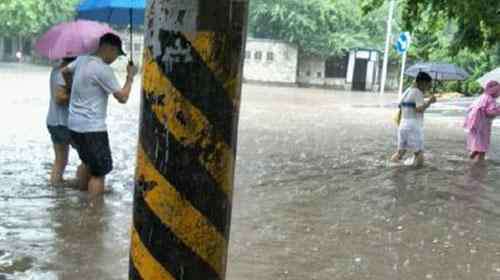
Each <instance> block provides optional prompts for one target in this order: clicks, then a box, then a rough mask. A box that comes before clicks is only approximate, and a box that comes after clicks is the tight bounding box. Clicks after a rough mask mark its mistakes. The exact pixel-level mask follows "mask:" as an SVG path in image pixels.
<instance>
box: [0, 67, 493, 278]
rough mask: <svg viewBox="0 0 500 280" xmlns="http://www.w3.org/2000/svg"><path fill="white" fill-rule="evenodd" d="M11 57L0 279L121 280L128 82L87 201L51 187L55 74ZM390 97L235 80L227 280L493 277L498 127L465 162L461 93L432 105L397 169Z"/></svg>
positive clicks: (131, 161) (132, 137)
mask: <svg viewBox="0 0 500 280" xmlns="http://www.w3.org/2000/svg"><path fill="white" fill-rule="evenodd" d="M15 67H18V66H15ZM15 67H13V66H11V65H9V66H6V65H0V83H1V86H2V89H3V91H2V110H0V119H1V120H2V121H0V130H1V131H2V133H1V134H0V209H1V211H0V279H9V280H10V279H37V280H38V279H48V280H51V279H110V280H113V279H126V275H127V265H128V245H129V240H128V239H129V237H128V235H129V228H130V215H131V206H132V188H133V181H132V175H133V169H134V166H135V158H134V154H135V147H136V143H137V139H136V138H137V117H138V109H139V108H138V107H139V106H138V104H139V98H138V97H139V95H138V94H137V91H136V94H135V96H134V97H133V98H132V100H131V102H130V103H129V104H128V105H126V106H122V105H118V104H116V102H114V101H113V102H111V103H112V104H113V105H112V106H111V108H110V118H109V126H110V138H111V139H110V140H111V145H112V151H113V156H114V161H115V171H113V173H112V174H111V175H110V176H109V185H110V186H111V188H112V190H113V191H112V193H110V194H107V195H106V196H105V197H104V198H103V200H102V201H98V202H97V203H95V204H93V205H90V204H89V202H88V199H87V197H86V195H85V194H83V193H80V192H77V191H74V190H71V189H53V188H50V187H48V186H47V182H46V181H47V176H48V172H49V169H50V164H51V161H52V150H51V146H50V140H49V136H48V133H47V132H46V129H45V113H46V107H47V96H48V93H47V90H48V85H47V79H48V69H46V68H33V67H32V68H29V70H28V68H26V67H19V69H15ZM136 90H137V89H136ZM392 99H393V97H391V96H389V97H387V96H386V97H382V98H380V97H378V96H376V95H368V94H361V93H352V94H346V93H334V92H329V91H324V90H313V89H286V88H273V87H262V86H254V85H246V86H245V87H244V99H243V103H242V113H241V123H240V132H239V140H240V142H239V150H238V167H237V174H236V175H237V179H236V181H237V186H236V192H235V198H234V199H235V204H234V205H235V206H234V207H235V208H234V210H233V213H234V215H233V225H232V236H231V238H232V239H231V247H230V261H229V273H228V279H235V280H243V279H249V280H250V279H251V280H253V279H263V280H267V279H269V280H271V279H272V280H275V279H297V280H298V279H301V280H303V279H325V280H327V279H328V280H330V279H376V280H378V279H381V280H382V279H384V280H386V279H405V280H406V279H453V280H456V279H487V280H489V279H500V219H499V215H500V210H499V209H500V208H499V206H500V184H499V183H498V181H499V180H500V143H499V137H500V133H499V131H498V129H497V130H496V131H495V133H494V139H493V143H494V147H493V150H492V153H491V155H490V157H491V161H490V162H489V163H488V164H487V165H486V166H483V167H481V166H479V167H471V166H469V165H468V163H467V162H466V161H465V159H464V158H465V152H464V135H463V132H462V130H461V128H460V122H461V114H462V112H461V111H460V108H461V106H462V105H463V104H462V103H464V104H465V103H467V102H469V101H467V100H466V101H464V102H455V103H446V104H444V105H440V106H438V107H437V109H435V110H433V113H432V114H430V115H429V116H428V117H427V119H426V140H427V143H426V146H427V149H428V155H427V157H428V163H427V165H426V167H425V168H422V169H413V168H410V167H406V166H393V165H390V164H388V163H387V160H386V159H387V157H388V156H389V155H390V154H391V153H392V152H393V151H394V148H395V147H394V142H395V130H394V127H393V125H392V124H391V115H392V109H390V108H388V107H389V106H387V105H388V104H390V103H391V102H392V101H393V100H392ZM443 115H445V116H443ZM77 163H78V161H77V157H76V154H75V153H73V154H72V155H71V166H70V167H69V170H68V174H69V175H71V174H72V173H73V172H74V171H75V168H76V164H77Z"/></svg>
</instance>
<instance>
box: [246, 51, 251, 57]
mask: <svg viewBox="0 0 500 280" xmlns="http://www.w3.org/2000/svg"><path fill="white" fill-rule="evenodd" d="M245 58H246V59H250V58H252V52H249V51H246V52H245Z"/></svg>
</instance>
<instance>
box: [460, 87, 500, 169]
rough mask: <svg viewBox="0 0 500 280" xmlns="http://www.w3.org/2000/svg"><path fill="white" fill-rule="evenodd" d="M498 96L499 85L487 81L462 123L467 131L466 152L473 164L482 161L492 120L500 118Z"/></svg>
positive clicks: (499, 91) (486, 149) (499, 94)
mask: <svg viewBox="0 0 500 280" xmlns="http://www.w3.org/2000/svg"><path fill="white" fill-rule="evenodd" d="M499 96H500V83H498V82H496V81H489V82H488V83H487V84H486V87H485V89H484V92H483V94H482V95H481V96H480V97H479V98H478V99H477V100H476V101H475V102H474V103H473V104H472V105H471V106H470V107H469V109H468V111H467V116H466V118H465V122H464V128H465V130H466V131H467V134H468V135H467V150H468V151H469V152H470V154H469V157H470V158H471V159H472V160H474V161H475V162H481V161H484V159H485V157H486V153H487V152H488V150H489V148H490V138H491V127H492V124H493V120H494V119H495V118H496V117H497V116H500V106H498V105H497V103H496V99H497V98H498V97H499Z"/></svg>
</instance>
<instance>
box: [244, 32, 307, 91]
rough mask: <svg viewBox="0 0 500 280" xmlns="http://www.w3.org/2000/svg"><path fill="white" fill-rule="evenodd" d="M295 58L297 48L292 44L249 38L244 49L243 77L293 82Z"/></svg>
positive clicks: (295, 76)
mask: <svg viewBox="0 0 500 280" xmlns="http://www.w3.org/2000/svg"><path fill="white" fill-rule="evenodd" d="M259 53H260V59H258V54H259ZM268 55H270V56H272V59H270V57H268ZM297 59H298V48H297V47H296V46H294V45H291V44H288V43H284V42H279V41H272V40H264V39H251V38H249V39H248V40H247V44H246V49H245V64H244V67H243V77H244V79H245V80H246V81H258V82H268V83H287V84H295V83H296V82H297Z"/></svg>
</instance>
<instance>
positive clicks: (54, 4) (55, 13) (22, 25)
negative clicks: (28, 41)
mask: <svg viewBox="0 0 500 280" xmlns="http://www.w3.org/2000/svg"><path fill="white" fill-rule="evenodd" d="M77 3H78V0H1V1H0V35H1V36H2V37H14V36H22V37H28V36H32V35H36V34H39V33H40V32H43V31H45V30H46V29H47V28H49V27H50V26H52V25H54V24H56V23H58V22H61V21H65V20H69V19H71V18H72V17H73V15H74V10H75V7H76V4H77Z"/></svg>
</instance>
